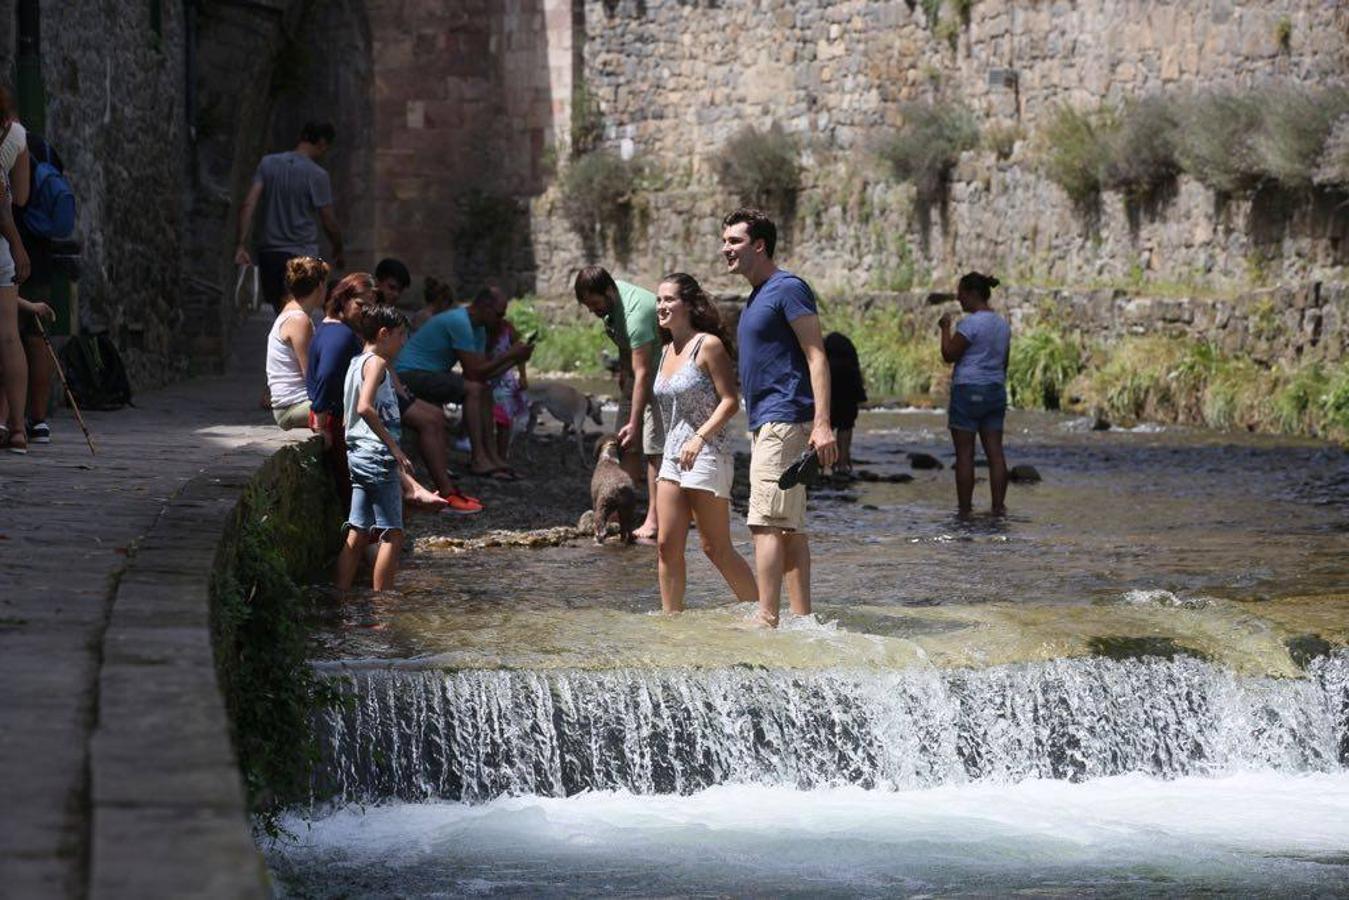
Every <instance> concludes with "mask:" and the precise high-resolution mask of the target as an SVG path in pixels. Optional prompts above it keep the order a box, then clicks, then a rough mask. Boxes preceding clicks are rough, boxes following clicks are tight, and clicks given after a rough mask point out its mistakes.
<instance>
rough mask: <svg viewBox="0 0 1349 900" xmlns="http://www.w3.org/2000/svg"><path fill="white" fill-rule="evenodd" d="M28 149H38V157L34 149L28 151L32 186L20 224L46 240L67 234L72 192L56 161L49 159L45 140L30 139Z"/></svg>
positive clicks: (71, 224) (70, 223)
mask: <svg viewBox="0 0 1349 900" xmlns="http://www.w3.org/2000/svg"><path fill="white" fill-rule="evenodd" d="M34 145H36V146H34ZM29 149H30V151H33V150H36V151H39V152H40V153H41V158H39V157H38V153H30V155H31V156H32V157H33V169H32V187H31V188H30V189H29V193H28V205H27V206H26V207H24V210H23V224H24V227H25V228H27V229H28V231H30V232H32V233H33V234H35V235H37V236H38V237H42V238H47V239H48V240H57V239H59V238H64V237H69V236H70V234H71V233H72V232H73V231H74V230H75V192H74V191H72V190H71V189H70V182H69V181H66V176H65V175H64V174H62V171H61V169H60V168H58V167H59V165H60V163H59V161H58V162H55V163H54V162H53V155H52V152H51V148H50V147H49V146H48V145H47V142H46V141H43V140H41V139H40V138H39V139H38V140H37V141H30V147H29ZM58 159H59V158H58Z"/></svg>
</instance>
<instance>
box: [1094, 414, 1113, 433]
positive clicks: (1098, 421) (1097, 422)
mask: <svg viewBox="0 0 1349 900" xmlns="http://www.w3.org/2000/svg"><path fill="white" fill-rule="evenodd" d="M1091 430H1092V431H1109V430H1110V420H1109V419H1107V418H1106V417H1105V416H1102V415H1097V416H1096V418H1094V419H1092V420H1091Z"/></svg>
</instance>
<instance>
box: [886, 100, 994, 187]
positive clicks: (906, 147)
mask: <svg viewBox="0 0 1349 900" xmlns="http://www.w3.org/2000/svg"><path fill="white" fill-rule="evenodd" d="M903 115H904V124H903V126H902V127H901V128H900V129H899V130H898V131H896V132H895V133H894V134H893V135H891V136H890V138H889V139H888V140H887V141H886V142H885V143H884V144H883V145H882V146H881V147H880V148H879V153H880V156H881V157H882V158H883V159H884V160H885V161H886V162H888V163H889V165H890V169H891V171H892V172H893V173H894V175H895V177H896V178H898V179H899V180H900V181H910V182H912V183H913V186H914V188H915V189H916V191H917V194H918V198H919V200H920V201H921V202H924V203H931V202H933V201H934V200H936V199H938V198H939V197H940V195H941V192H942V190H943V189H944V188H945V185H946V179H947V178H948V176H949V175H950V173H951V170H952V169H953V168H955V165H956V162H957V161H959V159H960V154H961V153H963V152H965V151H966V150H973V149H974V148H975V147H977V146H978V144H979V129H978V127H977V126H976V125H975V123H974V116H973V114H971V113H970V111H969V109H967V108H966V107H964V106H961V105H959V104H956V103H944V104H940V105H938V104H933V103H910V104H908V105H907V106H905V107H904V109H903Z"/></svg>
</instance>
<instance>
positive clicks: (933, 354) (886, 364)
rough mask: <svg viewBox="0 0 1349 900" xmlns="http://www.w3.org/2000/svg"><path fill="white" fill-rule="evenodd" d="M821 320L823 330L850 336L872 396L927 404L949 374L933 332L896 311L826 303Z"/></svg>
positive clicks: (876, 398)
mask: <svg viewBox="0 0 1349 900" xmlns="http://www.w3.org/2000/svg"><path fill="white" fill-rule="evenodd" d="M820 320H821V326H822V327H823V329H824V332H825V333H826V334H828V333H829V332H831V331H840V332H842V333H843V334H846V335H847V336H848V337H849V338H851V339H852V342H853V344H854V345H855V346H856V347H857V356H858V358H859V359H860V360H861V362H862V377H863V379H864V380H865V381H866V387H867V393H868V394H869V395H870V396H871V398H872V399H873V400H879V399H881V398H886V397H894V398H898V399H900V400H904V401H906V402H918V403H921V402H925V401H926V400H927V399H928V398H929V397H930V396H931V395H932V394H933V393H934V392H937V391H938V390H939V389H940V386H941V385H942V384H943V383H944V381H945V379H946V377H947V375H948V374H949V371H950V366H948V365H946V364H945V363H944V362H942V358H941V346H940V344H939V342H938V339H937V334H936V331H935V330H931V331H929V330H928V329H921V330H920V329H919V328H918V327H917V323H916V322H915V321H914V320H913V319H911V318H910V317H909V316H907V315H904V314H902V313H900V312H898V311H896V310H892V309H875V308H873V309H869V310H866V311H865V312H859V311H857V310H856V309H852V308H846V307H845V308H842V309H839V308H834V307H832V306H830V305H825V306H823V307H822V308H821V313H820Z"/></svg>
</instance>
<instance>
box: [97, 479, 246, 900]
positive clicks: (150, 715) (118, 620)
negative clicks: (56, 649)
mask: <svg viewBox="0 0 1349 900" xmlns="http://www.w3.org/2000/svg"><path fill="white" fill-rule="evenodd" d="M265 462H266V457H264V458H263V459H262V460H261V461H260V460H259V459H258V458H257V457H256V456H255V455H252V454H246V453H240V454H236V455H235V456H234V457H233V458H227V459H225V460H221V461H220V463H219V465H218V466H216V467H214V468H213V469H210V470H207V471H205V472H203V473H202V474H200V475H198V476H197V477H196V478H194V479H192V480H191V481H190V482H188V483H187V484H186V485H184V487H183V489H182V490H181V491H180V492H179V493H178V494H177V495H176V496H175V497H174V498H173V499H172V500H171V501H170V502H169V504H168V506H167V507H166V508H165V509H164V511H163V513H162V514H161V515H160V517H159V519H158V521H157V522H156V523H155V525H154V527H153V528H152V529H151V530H150V532H149V533H148V534H147V535H146V536H145V538H144V539H143V540H142V541H141V542H140V545H139V547H138V549H137V551H136V554H135V555H134V557H132V559H131V560H130V561H129V563H128V566H127V568H126V571H125V573H124V574H123V577H122V579H121V581H120V583H119V584H118V588H117V593H116V597H115V599H114V602H113V606H112V614H111V617H110V619H109V622H108V628H107V631H106V633H105V635H104V639H103V659H102V666H101V669H100V672H99V676H98V681H99V690H98V696H99V706H98V710H99V715H98V724H97V726H96V727H95V730H94V734H93V739H92V741H91V746H90V756H89V768H90V806H91V813H92V825H91V847H92V849H91V859H90V872H89V893H90V895H91V896H93V897H136V898H141V897H266V896H268V895H269V893H270V892H269V889H268V881H267V872H266V867H265V865H264V864H263V861H262V857H261V855H260V854H259V853H258V850H257V847H256V846H255V844H254V842H253V836H252V832H251V829H250V825H249V820H248V809H247V800H246V798H245V792H244V788H243V782H242V779H241V777H240V774H239V766H238V760H237V757H236V756H235V752H234V746H233V743H232V737H231V734H230V722H229V717H228V715H227V713H226V711H225V702H224V698H223V697H222V696H221V692H220V687H219V683H218V681H217V676H216V667H215V666H216V664H215V657H214V649H213V646H212V641H211V630H210V621H211V598H210V582H211V572H212V569H213V566H214V562H215V556H216V551H217V548H218V546H219V544H220V542H221V540H222V539H223V538H224V536H225V531H226V529H227V527H228V526H229V523H230V521H231V515H232V514H233V512H234V509H235V506H236V504H237V502H238V500H239V497H240V494H241V492H242V489H243V488H244V487H245V486H246V485H247V484H248V482H249V477H248V476H249V474H250V473H253V472H256V471H257V470H258V469H259V468H260V463H261V464H264V465H265Z"/></svg>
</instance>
